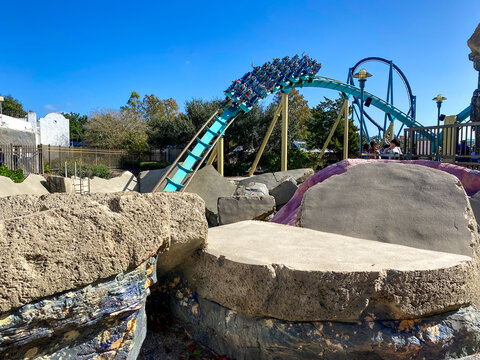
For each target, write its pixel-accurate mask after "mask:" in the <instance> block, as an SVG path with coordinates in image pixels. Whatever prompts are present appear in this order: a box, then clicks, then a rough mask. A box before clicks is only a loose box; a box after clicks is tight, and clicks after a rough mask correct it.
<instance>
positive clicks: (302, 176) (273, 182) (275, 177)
mask: <svg viewBox="0 0 480 360" xmlns="http://www.w3.org/2000/svg"><path fill="white" fill-rule="evenodd" d="M313 174H314V172H313V170H312V169H308V168H307V169H294V170H287V171H278V172H275V173H265V174H260V175H255V176H251V177H249V178H246V179H243V180H240V181H239V183H238V184H239V185H240V186H248V185H249V184H250V183H252V182H254V183H262V184H265V185H266V186H267V188H268V191H271V190H272V189H274V188H275V187H277V186H278V185H279V184H280V183H282V182H283V181H285V179H288V178H293V179H294V180H295V181H296V182H297V184H300V183H302V182H304V181H305V180H306V179H308V178H309V177H310V176H312V175H313Z"/></svg>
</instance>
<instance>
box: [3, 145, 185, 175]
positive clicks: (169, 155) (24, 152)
mask: <svg viewBox="0 0 480 360" xmlns="http://www.w3.org/2000/svg"><path fill="white" fill-rule="evenodd" d="M180 152H181V149H176V148H172V149H164V150H152V151H141V152H128V151H126V150H109V149H101V148H84V147H62V146H50V145H38V146H33V145H15V144H3V145H2V144H0V165H2V164H5V165H6V166H7V167H8V168H10V169H13V170H16V169H22V170H23V172H24V174H25V175H28V174H31V173H33V174H42V173H43V171H44V170H45V168H46V167H47V166H48V168H49V169H50V170H51V171H53V172H56V171H59V170H60V168H63V166H64V164H65V162H74V161H76V162H79V163H82V164H88V165H100V164H101V165H105V166H108V167H109V168H111V169H132V168H135V167H138V164H139V163H140V162H143V161H159V162H172V161H173V160H175V159H176V157H177V156H178V154H179V153H180Z"/></svg>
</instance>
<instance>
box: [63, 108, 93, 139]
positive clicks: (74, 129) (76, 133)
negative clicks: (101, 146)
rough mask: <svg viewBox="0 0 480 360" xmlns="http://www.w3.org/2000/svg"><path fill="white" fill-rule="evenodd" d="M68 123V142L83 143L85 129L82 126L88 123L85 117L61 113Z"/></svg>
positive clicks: (77, 114)
mask: <svg viewBox="0 0 480 360" xmlns="http://www.w3.org/2000/svg"><path fill="white" fill-rule="evenodd" d="M62 115H63V116H65V117H66V118H67V119H68V120H69V122H70V140H71V141H83V138H84V133H85V129H84V126H85V124H86V123H87V122H88V116H87V115H80V114H79V113H74V112H70V113H68V114H67V113H62Z"/></svg>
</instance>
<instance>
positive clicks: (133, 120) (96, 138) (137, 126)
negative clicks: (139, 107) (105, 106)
mask: <svg viewBox="0 0 480 360" xmlns="http://www.w3.org/2000/svg"><path fill="white" fill-rule="evenodd" d="M85 140H86V141H87V142H89V143H90V144H91V145H92V146H101V147H104V148H107V149H125V150H132V151H138V150H146V149H147V124H146V123H145V121H144V120H143V119H142V118H141V117H140V116H139V115H138V114H137V113H135V112H134V111H130V110H120V111H115V110H101V111H95V112H93V113H92V114H90V116H89V121H88V122H87V123H86V124H85Z"/></svg>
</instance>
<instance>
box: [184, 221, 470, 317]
mask: <svg viewBox="0 0 480 360" xmlns="http://www.w3.org/2000/svg"><path fill="white" fill-rule="evenodd" d="M180 269H181V270H182V271H183V274H184V276H185V278H186V280H187V282H188V283H189V284H191V285H192V286H193V287H195V288H196V289H197V290H198V293H199V294H200V295H201V296H202V297H204V298H206V299H208V300H211V301H214V302H216V303H218V304H220V305H222V306H224V307H226V308H229V309H232V310H234V311H237V312H240V313H243V314H246V315H249V316H260V317H273V318H277V319H283V320H289V321H330V320H332V321H346V322H356V321H360V320H361V319H363V318H365V317H366V316H374V317H375V319H377V320H392V319H412V318H418V317H422V316H429V315H432V314H436V313H439V312H445V311H449V310H452V309H457V308H460V307H462V306H466V305H469V304H477V302H478V298H479V297H478V269H477V262H476V261H473V260H472V259H471V258H470V257H468V256H464V255H457V254H449V253H445V252H435V251H429V250H422V249H417V248H413V247H407V246H401V245H396V244H386V243H381V242H378V241H369V240H363V239H357V238H351V237H348V236H342V235H338V234H331V233H324V232H318V231H314V230H310V229H303V228H298V227H293V226H286V225H279V224H274V223H265V222H259V221H244V222H239V223H235V224H231V225H225V226H219V227H215V228H210V229H209V235H208V246H207V248H206V249H205V250H204V251H202V252H199V253H196V254H194V255H193V256H192V257H191V258H190V259H189V260H188V261H187V262H185V263H184V264H183V265H182V266H181V267H180ZM369 314H370V315H369ZM372 314H373V315H372Z"/></svg>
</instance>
